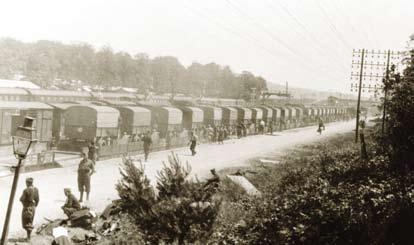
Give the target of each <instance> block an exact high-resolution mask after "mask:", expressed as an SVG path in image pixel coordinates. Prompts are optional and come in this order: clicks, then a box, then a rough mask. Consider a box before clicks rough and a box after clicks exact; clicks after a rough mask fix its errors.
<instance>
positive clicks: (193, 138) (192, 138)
mask: <svg viewBox="0 0 414 245" xmlns="http://www.w3.org/2000/svg"><path fill="white" fill-rule="evenodd" d="M196 146H197V135H195V133H194V132H191V136H190V151H191V155H192V156H194V155H195V154H196V153H197V152H196V150H195V148H196Z"/></svg>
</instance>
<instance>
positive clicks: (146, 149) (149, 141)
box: [142, 131, 152, 161]
mask: <svg viewBox="0 0 414 245" xmlns="http://www.w3.org/2000/svg"><path fill="white" fill-rule="evenodd" d="M142 141H143V142H144V158H145V161H147V160H148V156H149V153H150V147H151V144H152V139H151V134H150V132H149V131H148V132H147V133H146V134H145V135H144V137H143V138H142Z"/></svg>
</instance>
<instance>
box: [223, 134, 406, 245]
mask: <svg viewBox="0 0 414 245" xmlns="http://www.w3.org/2000/svg"><path fill="white" fill-rule="evenodd" d="M351 140H352V139H350V140H348V141H351ZM342 144H343V146H342V147H341V148H338V147H337V146H336V144H321V145H320V146H318V147H316V146H315V147H311V148H313V149H314V151H313V154H314V157H311V158H306V163H304V162H303V161H304V159H305V158H303V157H301V156H302V153H300V152H296V153H295V154H296V156H294V155H292V154H290V156H289V157H287V158H285V161H286V162H285V164H284V167H282V166H278V167H276V168H274V169H277V171H280V170H283V173H282V177H281V178H280V180H279V181H278V182H276V183H273V186H272V185H269V186H268V187H266V188H265V189H262V192H264V194H265V195H264V196H263V198H262V199H250V200H248V202H249V203H247V204H246V203H245V200H244V203H242V202H238V203H237V205H242V206H243V207H247V209H246V211H245V212H244V213H241V214H239V215H240V216H241V217H243V218H244V221H245V222H246V223H245V225H243V226H238V227H237V229H236V228H233V229H227V230H225V231H226V232H227V233H225V234H224V233H223V232H221V231H222V230H219V231H218V232H220V233H219V234H218V235H221V239H222V240H223V241H227V242H228V243H239V244H393V243H394V244H409V243H410V242H412V240H413V239H412V238H411V237H412V236H411V232H410V231H409V229H408V228H407V227H412V226H413V225H414V219H413V217H414V195H413V191H414V176H412V175H411V174H407V175H406V176H404V178H402V177H401V175H400V174H399V173H398V172H396V171H394V169H393V167H392V165H391V164H390V161H389V159H388V157H387V156H382V155H378V156H376V157H374V158H372V159H371V160H369V161H362V160H361V159H360V158H359V153H358V150H357V149H356V148H354V147H353V146H351V145H352V143H344V142H342ZM348 145H349V147H348ZM308 150H309V149H305V155H308V153H309V152H307V151H308ZM274 169H270V170H269V172H270V175H272V174H273V173H272V171H275V170H274ZM267 174H269V173H267ZM280 174H281V173H280V172H278V173H277V175H280ZM237 205H236V204H234V206H235V207H239V206H237ZM239 210H242V209H241V208H240V207H239ZM221 220H224V221H225V220H226V219H225V218H220V220H219V222H221ZM228 226H229V225H228ZM233 226H235V225H234V224H233ZM222 227H225V226H222Z"/></svg>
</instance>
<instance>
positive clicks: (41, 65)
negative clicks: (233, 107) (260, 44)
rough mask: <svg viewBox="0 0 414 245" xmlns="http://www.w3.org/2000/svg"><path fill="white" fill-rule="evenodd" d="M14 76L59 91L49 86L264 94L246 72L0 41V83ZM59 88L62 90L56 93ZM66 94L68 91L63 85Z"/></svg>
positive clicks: (105, 50) (85, 47)
mask: <svg viewBox="0 0 414 245" xmlns="http://www.w3.org/2000/svg"><path fill="white" fill-rule="evenodd" d="M15 74H20V75H23V76H25V77H26V78H25V79H27V80H30V81H32V82H35V83H38V84H39V85H41V86H42V87H50V86H52V85H59V86H62V85H61V83H58V84H56V83H55V84H54V82H55V81H72V80H74V81H78V80H80V81H83V82H84V83H86V84H87V85H92V86H101V87H104V88H105V87H110V86H124V87H135V88H139V89H140V92H141V93H146V92H147V91H152V92H155V93H184V94H191V95H195V96H210V97H212V96H215V97H223V98H246V99H250V93H251V92H253V89H255V91H256V93H257V95H258V94H260V91H262V90H264V89H266V81H265V80H264V79H263V78H261V77H256V76H254V75H253V74H252V73H250V72H247V71H246V72H243V73H242V74H240V75H237V74H235V73H234V72H232V71H231V69H230V68H229V67H228V66H224V67H223V66H220V65H217V64H215V63H209V64H206V65H202V64H199V63H193V64H191V65H190V66H189V67H187V68H186V67H184V66H183V65H182V64H181V63H180V62H179V61H178V59H177V58H175V57H172V56H162V57H154V58H153V59H151V58H149V57H148V55H147V54H143V53H138V54H136V55H131V54H129V53H126V52H117V53H114V51H113V50H112V49H111V48H110V47H108V46H105V47H102V48H101V49H99V50H95V49H94V48H93V47H92V46H91V45H89V44H85V43H80V44H62V43H59V42H52V41H38V42H36V43H23V42H20V41H17V40H13V39H0V78H12V77H13V76H14V75H15ZM61 88H65V87H61ZM66 89H73V88H71V87H70V86H69V85H68V87H67V88H66Z"/></svg>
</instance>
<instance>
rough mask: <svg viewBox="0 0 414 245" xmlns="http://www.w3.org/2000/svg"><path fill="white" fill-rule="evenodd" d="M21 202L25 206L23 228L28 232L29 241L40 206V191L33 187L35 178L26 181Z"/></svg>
mask: <svg viewBox="0 0 414 245" xmlns="http://www.w3.org/2000/svg"><path fill="white" fill-rule="evenodd" d="M20 202H21V203H22V204H23V210H22V226H23V228H24V229H25V230H26V232H27V240H28V241H29V240H30V236H31V234H32V230H33V228H34V227H33V219H34V216H35V212H36V207H37V205H38V204H39V191H38V190H37V188H36V187H34V186H33V178H27V179H26V189H24V191H23V194H22V196H21V197H20Z"/></svg>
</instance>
